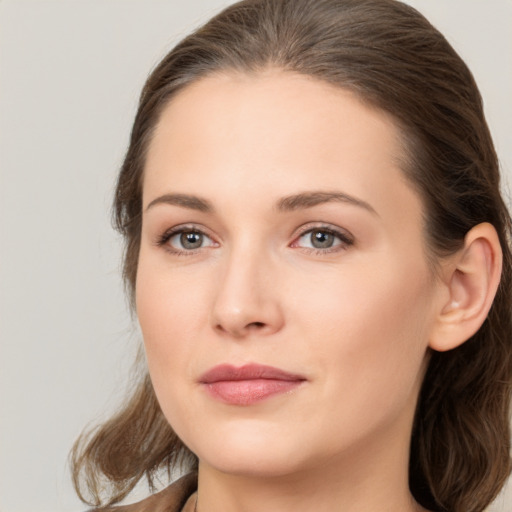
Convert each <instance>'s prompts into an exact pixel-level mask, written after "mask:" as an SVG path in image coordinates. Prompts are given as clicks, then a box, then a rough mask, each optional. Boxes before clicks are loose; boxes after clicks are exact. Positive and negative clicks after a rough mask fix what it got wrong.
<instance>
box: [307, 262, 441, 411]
mask: <svg viewBox="0 0 512 512" xmlns="http://www.w3.org/2000/svg"><path fill="white" fill-rule="evenodd" d="M411 276H414V279H411ZM321 288H322V289H321V290H318V291H317V292H316V293H312V292H311V293H308V294H304V296H303V301H302V303H301V304H300V309H302V310H303V314H302V315H300V316H301V317H302V319H303V321H302V325H301V327H300V330H301V331H302V332H308V333H309V338H312V337H314V335H315V334H314V333H315V332H316V337H317V338H318V343H316V344H315V345H314V357H317V358H320V359H321V360H322V361H323V365H322V366H323V367H324V375H326V386H327V388H326V389H328V390H329V393H336V392H338V393H339V392H340V391H339V390H350V393H348V392H347V393H348V394H350V396H351V398H353V399H354V407H357V408H361V409H362V410H364V409H365V408H366V410H373V409H374V407H375V404H376V403H379V402H380V403H382V404H384V403H386V402H389V401H390V400H395V401H396V403H397V404H398V403H399V402H401V403H403V401H404V400H406V399H407V397H409V396H411V393H413V392H414V393H415V392H416V390H417V388H418V384H419V381H420V380H421V377H422V368H423V361H424V358H425V354H426V350H427V345H428V332H429V319H430V316H431V315H430V308H431V293H430V288H431V286H430V280H429V277H428V274H427V272H425V271H424V269H423V267H421V268H420V267H419V266H418V265H415V264H412V265H407V264H405V265H401V266H397V265H395V264H389V265H388V267H387V268H386V262H385V261H383V260H381V261H380V265H379V267H378V268H376V267H375V266H371V265H368V266H364V267H361V268H359V269H357V271H354V269H351V271H350V272H347V273H346V275H344V274H343V273H340V275H339V276H338V278H336V279H332V280H329V281H326V282H325V284H324V285H323V286H322V287H321ZM310 291H311V290H310ZM312 357H313V356H312ZM327 376H331V377H330V380H329V381H327V379H328V377H327ZM336 390H338V391H336ZM342 392H343V393H344V392H346V391H342ZM348 399H349V400H350V397H349V398H348Z"/></svg>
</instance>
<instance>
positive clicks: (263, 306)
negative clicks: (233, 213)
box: [212, 239, 282, 337]
mask: <svg viewBox="0 0 512 512" xmlns="http://www.w3.org/2000/svg"><path fill="white" fill-rule="evenodd" d="M257 248H258V245H257V244H254V242H251V241H250V240H248V239H245V240H243V241H240V242H239V243H238V244H236V245H233V247H232V248H231V249H230V250H229V252H228V253H227V254H226V258H225V260H224V261H223V266H222V270H221V272H220V273H219V276H218V281H217V288H216V294H215V298H214V304H213V308H212V323H213V326H214V328H215V329H217V330H218V331H222V332H224V333H230V334H231V335H233V336H235V337H242V336H244V335H247V334H249V333H255V332H259V333H265V334H269V333H271V332H275V331H276V330H278V329H280V328H281V326H282V312H281V307H280V304H279V300H278V297H279V294H278V290H277V289H276V284H277V283H276V280H275V279H274V278H275V271H276V268H275V265H274V263H273V261H272V258H271V256H270V254H269V253H268V251H266V250H258V249H257Z"/></svg>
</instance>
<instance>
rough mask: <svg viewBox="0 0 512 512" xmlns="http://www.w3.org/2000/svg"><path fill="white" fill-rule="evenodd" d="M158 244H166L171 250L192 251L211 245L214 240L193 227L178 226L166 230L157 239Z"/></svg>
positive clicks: (177, 251) (179, 251)
mask: <svg viewBox="0 0 512 512" xmlns="http://www.w3.org/2000/svg"><path fill="white" fill-rule="evenodd" d="M158 245H165V246H167V247H168V248H169V249H170V250H171V251H172V252H175V253H178V254H179V253H185V252H192V251H195V250H198V249H203V248H205V247H212V246H214V245H216V244H215V242H214V241H213V240H212V239H211V238H210V237H209V236H208V235H206V234H205V233H203V232H202V231H200V230H198V229H193V228H178V229H173V230H171V231H168V232H166V233H164V234H163V235H162V237H161V238H160V239H159V240H158Z"/></svg>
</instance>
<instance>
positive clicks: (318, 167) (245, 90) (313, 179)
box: [144, 69, 417, 204]
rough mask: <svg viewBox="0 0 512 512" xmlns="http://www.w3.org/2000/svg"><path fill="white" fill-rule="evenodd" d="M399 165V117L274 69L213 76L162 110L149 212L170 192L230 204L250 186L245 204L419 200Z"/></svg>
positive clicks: (152, 155) (147, 184)
mask: <svg viewBox="0 0 512 512" xmlns="http://www.w3.org/2000/svg"><path fill="white" fill-rule="evenodd" d="M401 157H402V145H401V138H400V130H399V128H398V126H397V124H396V123H395V121H394V120H393V118H392V116H390V115H388V114H386V113H385V112H383V111H380V110H377V109H375V108H373V107H371V106H369V105H366V104H364V103H363V102H361V101H360V100H359V99H358V98H357V97H356V96H355V94H354V93H352V92H350V91H348V90H346V89H343V88H340V87H335V86H333V85H330V84H327V83H325V82H322V81H320V80H318V79H315V78H311V77H307V76H304V75H300V74H295V73H290V72H284V71H280V70H272V69H270V70H267V71H265V72H262V73H258V74H251V75H248V74H241V73H226V74H215V75H212V76H208V77H206V78H203V79H200V80H198V81H197V82H195V83H193V84H191V85H189V86H187V87H186V88H185V89H183V90H182V91H180V92H179V93H178V94H177V95H176V96H175V97H174V98H173V99H172V100H171V101H170V103H169V104H168V105H167V106H166V108H165V109H164V111H163V113H162V115H161V118H160V120H159V123H158V125H157V127H156V130H155V133H154V137H153V139H152V141H151V144H150V147H149V151H148V157H147V162H146V169H145V179H144V203H145V204H147V203H148V201H150V200H151V198H152V197H154V196H155V195H157V194H159V193H162V192H163V189H167V190H165V192H176V191H177V192H183V193H188V192H192V191H197V189H199V190H201V191H204V192H205V193H210V192H212V193H221V194H226V195H227V194H228V193H229V191H230V190H231V189H233V188H234V187H238V190H237V192H240V190H241V188H243V187H244V186H245V189H246V190H244V191H243V193H244V194H245V195H246V196H251V195H253V194H255V195H257V191H258V190H261V189H264V190H266V196H265V198H268V199H271V196H275V197H274V198H278V197H280V196H285V195H289V194H291V193H298V192H302V191H303V190H304V189H307V190H311V189H323V190H326V189H340V188H341V189H343V191H344V192H346V193H350V194H351V195H354V196H358V197H360V198H361V199H363V200H365V201H367V202H369V203H372V202H373V201H376V202H377V203H378V202H379V200H380V199H381V198H382V197H384V196H386V195H389V194H392V195H396V199H397V200H400V197H399V196H401V195H403V193H404V192H406V193H408V194H409V195H410V194H411V193H412V191H411V190H410V187H409V186H408V184H406V182H405V178H404V175H403V173H402V171H401V169H400V160H401ZM219 184H223V185H224V187H219ZM404 187H405V188H404ZM405 189H407V190H405ZM201 193H202V192H201ZM259 199H260V200H261V199H262V198H261V197H260V198H259ZM402 199H404V198H402ZM408 199H409V200H410V199H411V198H410V197H409V198H408ZM414 200H416V201H417V198H416V197H414Z"/></svg>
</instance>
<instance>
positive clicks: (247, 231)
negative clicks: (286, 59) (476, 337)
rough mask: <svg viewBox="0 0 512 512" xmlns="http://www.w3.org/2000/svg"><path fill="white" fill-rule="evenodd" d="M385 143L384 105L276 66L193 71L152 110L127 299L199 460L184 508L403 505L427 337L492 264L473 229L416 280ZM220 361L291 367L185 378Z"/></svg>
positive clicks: (469, 297)
mask: <svg viewBox="0 0 512 512" xmlns="http://www.w3.org/2000/svg"><path fill="white" fill-rule="evenodd" d="M400 156H401V145H400V134H399V131H398V129H397V127H396V126H395V124H394V122H393V119H392V118H391V117H390V116H387V115H386V114H384V113H383V112H380V111H377V110H375V109H373V108H371V107H369V106H367V105H364V104H363V103H361V102H360V101H358V99H357V98H356V97H355V96H354V95H353V94H352V93H350V92H348V91H345V90H343V89H339V88H334V87H332V86H329V85H326V84H324V83H321V82H319V81H317V80H315V79H312V78H307V77H304V76H300V75H296V74H291V73H285V72H281V71H278V70H268V71H267V72H264V73H260V74H259V75H257V76H247V75H241V74H234V73H231V74H229V73H228V74H222V75H214V76H211V77H207V78H203V79H201V80H200V81H198V82H197V83H195V84H193V85H191V86H188V87H187V88H185V89H184V90H183V91H181V92H180V93H179V94H178V95H177V96H176V97H175V98H174V99H173V100H172V101H171V103H170V104H169V105H168V106H167V107H166V109H165V110H164V113H163V116H162V117H161V119H160V121H159V124H158V126H157V129H156V132H155V134H154V138H153V140H152V142H151V144H150V147H149V152H148V157H147V162H146V168H145V175H144V181H143V191H144V192H143V212H144V213H143V226H142V240H141V248H140V256H139V267H138V274H137V283H136V302H137V314H138V318H139V322H140V325H141V329H142V333H143V336H144V343H145V348H146V354H147V361H148V366H149V371H150V374H151V378H152V381H153V385H154V388H155V392H156V395H157V398H158V400H159V403H160V405H161V407H162V410H163V413H164V414H165V416H166V418H167V419H168V421H169V422H170V424H171V426H172V427H173V429H174V430H175V431H176V433H177V434H178V436H179V437H180V438H181V439H182V440H183V441H184V443H185V444H186V445H187V446H188V447H189V448H190V449H191V450H192V451H193V452H194V453H195V454H196V455H197V456H198V457H199V461H200V462H199V489H198V510H199V512H235V511H236V512H240V511H243V512H260V511H261V512H263V511H265V512H287V511H290V512H291V511H294V512H306V511H311V510H315V511H316V512H332V511H333V510H343V511H344V512H367V511H368V512H369V511H379V512H386V511H389V512H395V511H397V510H400V511H403V512H413V511H418V510H423V509H422V508H421V507H420V506H419V505H418V504H417V503H416V502H415V501H414V499H413V498H412V496H411V495H410V492H409V488H408V458H409V439H410V433H411V428H412V422H413V415H414V410H415V405H416V401H417V396H418V393H419V389H420V385H421V381H422V377H423V375H424V371H425V367H426V363H427V358H428V356H427V354H428V349H429V347H432V348H435V349H437V350H449V349H451V348H453V347H455V346H456V345H457V344H459V343H462V342H463V341H464V339H467V333H469V332H471V331H474V330H475V329H477V328H478V326H479V323H481V322H482V321H483V318H485V314H486V311H487V310H488V307H490V302H491V301H492V295H493V292H492V288H493V287H494V290H495V286H497V280H499V264H500V260H499V257H498V256H496V254H495V253H496V250H495V247H496V246H495V245H494V246H493V245H492V241H493V240H494V239H493V238H492V237H493V236H494V235H493V230H492V227H486V226H485V225H482V226H481V227H480V228H479V229H480V231H475V232H474V233H473V234H472V236H471V237H468V240H467V243H466V246H465V250H464V251H462V252H461V253H460V254H459V255H458V256H457V258H458V259H455V258H452V259H450V260H449V261H447V263H446V265H444V266H443V267H442V271H441V272H440V274H439V275H438V274H436V275H435V276H434V274H433V273H432V269H431V268H430V267H429V265H428V263H427V259H426V256H425V243H424V236H423V231H422V226H423V223H422V222H423V221H422V215H423V209H422V204H421V201H420V199H419V197H418V195H417V194H416V192H415V191H414V190H413V189H412V188H411V186H410V185H409V183H408V182H407V181H406V180H405V179H404V177H403V173H402V171H401V169H400V167H399V161H400ZM319 192H320V193H321V194H318V193H319ZM170 230H172V232H171V231H170ZM489 240H491V242H489ZM494 241H495V240H494ZM498 245H499V244H498ZM459 262H463V263H464V264H465V265H466V266H465V267H464V270H461V269H462V263H460V265H459ZM482 268H485V269H487V271H486V278H485V279H484V278H482V279H480V280H478V279H476V278H474V279H473V278H472V277H471V276H472V275H477V274H478V276H480V275H481V274H482V272H480V270H481V269H482ZM472 269H473V270H474V272H473V273H471V272H472ZM475 269H476V270H475ZM477 270H478V272H477ZM484 273H485V272H484ZM482 283H483V284H482ZM478 301H480V302H479V303H478V304H479V305H478V304H477V302H478ZM475 304H477V305H475ZM468 306H472V307H473V310H474V311H473V316H470V315H469V314H467V315H465V316H464V315H463V314H462V313H461V310H462V308H463V307H466V309H468ZM466 309H465V310H464V311H466ZM457 322H458V323H457ZM455 323H457V326H459V325H462V324H463V325H464V328H465V329H466V330H465V331H464V332H462V330H461V328H460V327H457V328H453V325H454V324H455ZM470 335H471V334H469V336H470ZM221 364H228V365H231V366H232V367H235V368H240V367H243V366H244V365H248V364H260V365H267V366H271V367H273V368H278V369H280V370H282V371H284V372H287V373H288V374H292V375H294V376H299V377H300V378H298V380H297V381H294V382H293V383H292V385H291V386H290V387H289V388H288V387H286V388H285V389H284V391H282V392H281V391H280V392H275V393H274V392H271V393H269V394H268V395H267V394H263V395H259V393H260V391H261V389H260V387H258V386H260V385H261V382H260V381H258V382H256V383H255V384H254V385H253V383H251V382H249V383H248V384H247V386H246V385H245V384H243V385H240V386H238V384H239V383H238V384H237V385H235V386H234V387H233V386H231V387H228V388H226V389H227V392H226V389H225V388H224V387H220V388H219V389H220V391H221V392H222V393H224V394H222V393H221V395H220V396H219V394H216V393H212V392H211V390H212V388H211V387H210V386H209V385H208V384H205V382H204V379H203V376H204V374H205V372H208V371H209V370H210V369H212V368H214V367H216V366H218V365H221ZM265 384H266V383H265ZM251 386H252V387H251ZM264 389H266V388H264ZM272 389H274V388H272ZM226 393H227V395H226Z"/></svg>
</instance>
